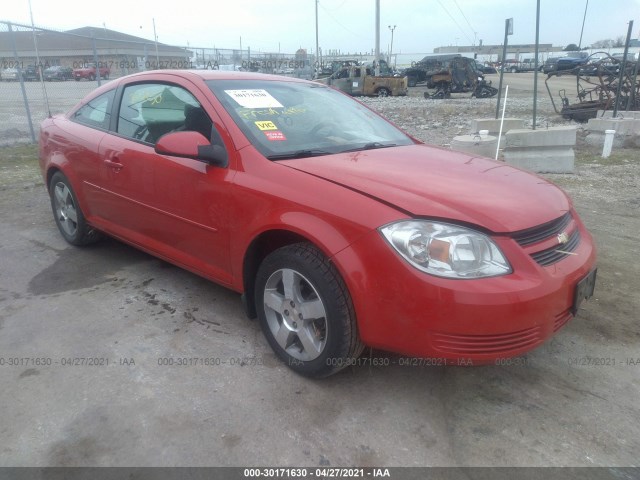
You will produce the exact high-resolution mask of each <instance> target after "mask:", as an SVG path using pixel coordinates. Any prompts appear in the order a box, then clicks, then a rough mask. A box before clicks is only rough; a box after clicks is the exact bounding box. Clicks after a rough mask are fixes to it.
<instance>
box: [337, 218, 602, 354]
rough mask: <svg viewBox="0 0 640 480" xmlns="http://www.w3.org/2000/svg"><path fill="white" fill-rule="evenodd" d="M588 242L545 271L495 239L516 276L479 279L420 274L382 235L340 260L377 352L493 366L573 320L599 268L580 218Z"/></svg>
mask: <svg viewBox="0 0 640 480" xmlns="http://www.w3.org/2000/svg"><path fill="white" fill-rule="evenodd" d="M574 218H575V224H576V229H578V230H579V232H580V243H579V245H578V246H577V247H576V248H575V250H574V251H573V253H572V254H571V255H567V256H566V257H564V258H562V259H561V260H559V261H557V263H554V264H552V265H549V266H542V265H540V264H538V263H536V261H535V260H533V258H532V257H531V255H529V253H528V252H526V251H525V249H523V248H522V247H521V246H520V245H519V244H518V243H517V242H516V241H515V240H514V239H512V238H509V237H506V236H505V237H493V238H494V240H495V241H496V243H498V245H499V246H500V248H501V250H502V251H503V252H504V253H505V255H506V256H507V258H508V259H509V262H510V263H511V265H512V267H513V273H512V274H509V275H505V276H500V277H492V278H485V279H473V280H451V279H443V278H439V277H435V276H431V275H427V274H425V273H422V272H420V271H419V270H417V269H415V268H414V267H412V266H411V265H409V264H408V263H407V262H406V261H404V260H403V259H402V258H401V257H400V255H399V254H397V253H396V252H395V250H393V248H392V247H391V246H389V245H388V244H387V243H386V241H385V240H384V239H383V238H382V236H381V235H380V233H379V232H377V231H375V232H371V233H370V234H369V235H367V236H366V237H365V238H362V239H360V240H359V241H358V242H356V243H354V244H353V245H351V246H350V247H349V248H347V249H345V250H343V251H342V252H340V253H339V254H337V255H336V256H335V258H334V261H335V263H336V265H337V266H338V268H340V269H341V271H342V273H343V275H344V278H345V279H346V281H347V285H348V288H349V291H350V293H351V296H352V299H353V302H354V306H355V310H356V314H357V318H358V327H359V331H360V336H361V338H362V340H363V342H364V343H365V344H367V345H369V346H371V347H375V348H380V349H383V350H389V351H393V352H397V353H401V354H404V355H410V356H417V357H429V358H441V359H447V360H453V361H454V362H455V361H460V360H462V361H464V362H465V364H468V362H471V363H473V364H480V363H487V362H492V361H495V360H497V359H500V358H508V357H513V356H517V355H520V354H523V353H525V352H527V351H529V350H532V349H534V348H536V347H538V346H539V345H541V344H542V343H543V342H544V341H545V340H547V339H548V338H550V337H551V336H553V335H554V334H555V333H556V332H557V331H558V330H560V329H561V328H562V327H563V326H564V325H565V324H566V323H567V322H568V321H569V320H571V319H572V318H573V314H572V307H573V304H574V293H575V288H576V285H577V283H578V282H579V281H580V280H581V279H582V278H584V277H585V276H586V275H588V274H589V272H590V271H591V270H593V269H594V267H595V257H596V254H595V248H594V246H593V240H592V238H591V235H590V234H589V232H587V230H586V229H585V228H584V226H583V225H582V223H581V222H580V220H579V218H578V217H577V215H574Z"/></svg>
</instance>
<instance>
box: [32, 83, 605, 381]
mask: <svg viewBox="0 0 640 480" xmlns="http://www.w3.org/2000/svg"><path fill="white" fill-rule="evenodd" d="M40 164H41V167H42V173H43V176H44V178H45V181H46V185H47V187H48V190H49V194H50V196H51V205H52V207H53V214H54V218H55V221H56V223H57V225H58V228H59V229H60V233H61V234H62V236H63V237H64V238H65V239H66V240H67V241H68V242H69V243H71V244H73V245H86V244H88V243H91V242H95V241H97V240H98V239H99V238H100V237H101V236H102V235H103V234H106V235H109V236H112V237H115V238H118V239H120V240H122V241H124V242H126V243H129V244H131V245H133V246H135V247H137V248H140V249H142V250H144V251H146V252H149V253H151V254H153V255H155V256H157V257H160V258H162V259H164V260H166V261H168V262H171V263H174V264H175V265H178V266H180V267H183V268H186V269H188V270H190V271H192V272H195V273H197V274H198V275H201V276H203V277H206V278H208V279H211V280H213V281H214V282H217V283H219V284H221V285H224V286H226V287H228V288H231V289H233V290H235V291H237V292H239V293H241V294H242V298H243V302H244V304H245V306H246V310H247V313H248V314H249V316H250V317H256V316H257V317H258V319H259V321H260V324H261V326H262V329H263V331H264V334H265V335H266V338H267V340H268V341H269V343H270V344H271V347H272V348H273V350H274V351H275V352H276V354H277V355H278V356H279V357H280V358H281V359H282V360H283V361H284V362H285V363H286V364H287V365H289V366H290V367H291V368H292V369H294V370H295V371H297V372H299V373H302V374H304V375H308V376H315V377H318V376H326V375H329V374H331V373H333V372H335V371H337V370H339V369H340V368H342V367H344V366H346V365H349V364H352V363H354V359H356V358H357V357H358V356H359V355H360V353H361V352H362V349H363V348H364V346H365V345H366V346H371V347H376V348H380V349H384V350H390V351H394V352H398V353H401V354H404V355H411V356H418V357H429V358H435V359H439V361H441V362H442V363H443V364H444V363H453V364H455V363H459V362H461V361H462V362H464V363H465V364H470V363H471V364H475V363H487V362H493V361H495V360H496V359H501V358H505V357H511V356H514V355H519V354H522V353H524V352H527V351H528V350H531V349H533V348H535V347H537V346H539V345H540V344H541V343H543V342H544V341H545V340H546V339H548V338H549V337H551V336H552V335H553V334H554V333H555V332H557V331H558V330H559V329H560V328H561V327H562V326H563V325H564V324H565V323H566V322H567V321H569V320H570V319H571V318H572V317H573V316H574V315H576V313H577V311H578V308H579V306H580V303H581V302H582V300H584V299H585V298H588V297H589V296H591V295H592V293H593V288H594V281H595V250H594V246H593V241H592V238H591V236H590V235H589V233H588V232H587V230H586V229H585V227H584V225H583V224H582V221H581V220H580V218H579V217H578V214H577V213H576V211H575V210H574V208H573V206H572V203H571V201H570V199H569V198H568V197H567V195H565V194H564V193H563V192H562V191H561V190H560V189H559V188H557V187H556V186H554V185H552V184H550V183H549V182H547V181H545V180H543V179H541V178H539V177H537V176H535V175H532V174H530V173H527V172H524V171H522V170H518V169H515V168H512V167H510V166H508V165H505V164H504V163H498V162H494V161H491V160H488V159H486V158H477V157H472V156H469V155H466V154H462V153H456V152H452V151H449V150H444V149H441V148H436V147H433V146H428V145H424V144H422V143H421V142H419V141H418V140H416V139H414V138H412V137H410V136H408V135H407V134H405V133H403V132H402V131H400V130H399V129H398V128H396V127H395V126H393V125H392V124H390V123H389V122H387V121H386V120H384V119H383V118H381V117H380V116H379V115H377V114H376V113H374V112H372V111H371V110H369V109H368V108H366V107H364V106H363V105H361V104H360V103H358V102H356V101H354V100H353V99H351V98H350V97H348V96H346V95H344V94H342V93H340V92H338V91H336V90H333V89H331V88H328V87H326V86H324V85H320V84H317V83H313V82H307V81H302V80H296V79H291V78H282V77H277V76H266V75H259V74H249V73H239V72H211V71H164V72H158V71H156V72H147V73H141V74H135V75H130V76H127V77H124V78H121V79H119V80H115V81H112V82H109V83H108V84H106V85H103V86H102V87H101V88H98V89H97V90H95V91H94V92H93V93H91V94H90V95H89V96H87V97H86V98H85V99H84V100H83V101H82V102H81V103H80V104H78V105H77V106H76V107H75V108H73V109H72V110H71V112H70V113H69V114H67V115H60V116H54V117H52V118H48V119H46V120H45V121H44V122H43V124H42V129H41V133H40Z"/></svg>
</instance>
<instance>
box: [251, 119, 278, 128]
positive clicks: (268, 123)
mask: <svg viewBox="0 0 640 480" xmlns="http://www.w3.org/2000/svg"><path fill="white" fill-rule="evenodd" d="M255 124H256V126H257V127H258V128H259V129H260V130H277V129H278V127H276V124H275V123H273V122H271V121H269V120H265V121H261V122H255Z"/></svg>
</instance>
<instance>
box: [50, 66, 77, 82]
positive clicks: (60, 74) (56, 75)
mask: <svg viewBox="0 0 640 480" xmlns="http://www.w3.org/2000/svg"><path fill="white" fill-rule="evenodd" d="M72 78H73V69H71V68H70V67H61V66H58V65H56V66H53V67H49V68H47V69H46V70H45V71H44V79H45V80H46V81H48V82H51V81H53V80H57V81H64V80H71V79H72Z"/></svg>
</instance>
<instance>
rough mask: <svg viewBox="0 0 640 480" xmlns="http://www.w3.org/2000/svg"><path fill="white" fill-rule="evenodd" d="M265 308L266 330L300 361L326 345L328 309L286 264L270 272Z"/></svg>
mask: <svg viewBox="0 0 640 480" xmlns="http://www.w3.org/2000/svg"><path fill="white" fill-rule="evenodd" d="M264 309H265V316H266V320H267V325H268V326H269V330H270V331H271V333H272V335H273V337H274V339H275V340H276V342H277V343H278V345H279V346H280V347H281V348H282V349H283V350H284V351H285V352H287V353H288V354H289V355H291V356H292V357H293V358H295V359H296V360H301V361H310V360H315V359H316V358H318V357H319V356H320V354H321V353H322V351H323V350H324V348H325V346H326V345H327V327H328V325H327V311H326V309H325V307H324V303H323V302H322V299H321V298H320V297H319V295H318V292H317V291H316V289H315V288H314V287H313V285H312V284H311V283H310V282H309V280H307V279H306V278H305V277H304V276H303V275H302V274H300V272H297V271H295V270H292V269H290V268H285V269H281V270H277V271H275V272H274V273H272V274H271V276H270V277H269V279H268V280H267V284H266V285H265V288H264Z"/></svg>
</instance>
